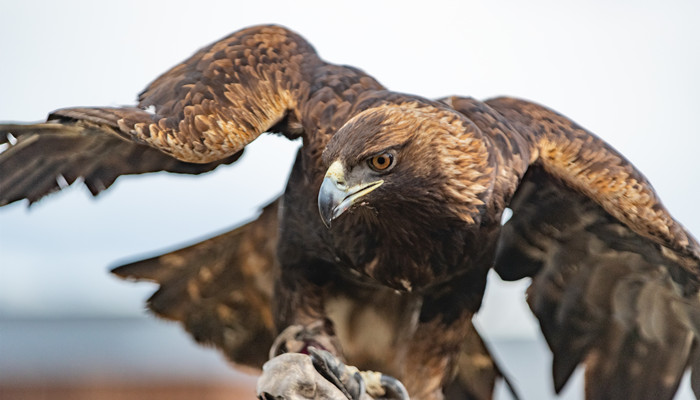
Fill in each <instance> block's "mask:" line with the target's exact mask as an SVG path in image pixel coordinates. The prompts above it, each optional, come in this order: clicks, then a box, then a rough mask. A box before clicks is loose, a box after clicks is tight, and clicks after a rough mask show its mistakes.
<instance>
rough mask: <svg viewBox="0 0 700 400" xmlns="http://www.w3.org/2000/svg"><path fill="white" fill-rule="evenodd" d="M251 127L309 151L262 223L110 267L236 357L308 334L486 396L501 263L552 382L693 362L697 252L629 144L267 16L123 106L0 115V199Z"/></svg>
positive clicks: (646, 383)
mask: <svg viewBox="0 0 700 400" xmlns="http://www.w3.org/2000/svg"><path fill="white" fill-rule="evenodd" d="M263 132H274V133H278V134H281V135H284V136H286V137H288V138H290V139H295V138H301V139H302V141H303V146H302V147H301V149H300V150H299V153H298V155H297V159H296V161H295V164H294V166H293V168H292V172H291V176H290V177H289V181H288V185H287V189H286V191H285V192H284V194H283V195H282V196H281V197H280V198H279V199H278V200H276V201H274V202H273V203H272V204H270V205H268V206H267V207H265V208H264V210H263V212H262V214H261V215H260V217H259V218H258V219H257V220H255V221H252V222H250V223H248V224H246V225H244V226H241V227H239V228H237V229H235V230H233V231H231V232H228V233H225V234H222V235H220V236H217V237H215V238H212V239H209V240H206V241H204V242H202V243H199V244H196V245H193V246H190V247H187V248H184V249H181V250H178V251H174V252H172V253H169V254H165V255H162V256H159V257H154V258H151V259H148V260H143V261H138V262H135V263H132V264H129V265H125V266H122V267H119V268H117V269H115V270H114V272H115V273H116V274H118V275H120V276H122V277H127V278H132V279H137V280H152V281H155V282H158V283H159V284H160V288H159V289H158V291H157V292H156V293H155V294H153V296H152V297H151V298H150V299H149V301H148V305H149V307H150V308H151V309H152V310H153V311H154V312H155V313H156V314H158V315H160V316H162V317H165V318H169V319H174V320H178V321H181V322H182V323H183V325H184V327H185V329H187V331H188V332H190V333H191V334H192V335H193V336H194V338H195V339H196V340H197V341H199V342H202V343H208V344H213V345H215V346H217V347H219V348H220V349H222V350H223V351H224V353H225V354H226V355H227V356H228V357H229V358H230V359H231V360H232V361H233V362H235V363H237V364H240V365H244V366H250V367H254V368H259V367H260V366H261V365H262V364H263V363H264V362H265V361H267V360H268V354H269V351H270V349H271V348H272V355H275V354H277V353H280V352H284V351H306V350H308V348H309V347H310V346H314V347H320V348H322V349H325V350H327V351H328V352H330V353H331V354H333V355H335V356H336V357H338V358H339V359H341V360H344V361H345V362H347V363H348V364H351V365H354V366H357V367H359V368H361V369H373V370H378V371H382V372H383V373H387V374H390V375H393V376H395V377H397V378H398V379H400V380H401V381H402V382H403V383H404V384H405V385H406V388H407V389H408V392H409V393H410V395H411V398H413V399H440V398H443V397H446V398H477V399H484V398H489V397H490V396H491V394H492V389H493V385H494V381H495V380H496V379H498V378H499V376H500V372H499V370H498V368H497V366H496V364H495V363H494V361H493V360H492V358H491V357H490V355H489V353H488V350H487V349H486V347H485V346H484V343H483V342H482V341H481V339H480V337H479V335H478V333H477V332H476V330H475V329H474V326H473V325H472V321H471V320H472V317H473V315H474V313H476V312H477V311H478V309H479V307H480V305H481V301H482V296H483V293H484V288H485V285H486V274H487V272H488V271H489V270H490V269H491V268H494V269H495V270H496V272H498V274H500V276H501V277H503V278H505V279H509V280H516V279H521V278H524V277H531V278H532V285H531V286H530V288H529V290H528V303H529V305H530V307H531V309H532V310H533V312H534V314H535V315H536V316H537V318H538V319H539V322H540V326H541V328H542V332H543V333H544V336H545V338H546V340H547V342H548V344H549V346H550V348H551V349H552V352H553V355H554V358H553V374H554V383H555V388H556V390H557V391H559V390H560V389H561V388H562V387H563V386H564V385H565V384H566V382H567V380H568V378H569V377H570V375H571V373H572V372H573V371H574V369H575V368H576V367H577V366H578V365H580V364H582V365H584V366H585V368H586V396H587V398H589V399H603V398H639V399H642V398H649V399H664V398H671V397H672V396H673V394H674V393H675V391H676V389H677V387H678V384H679V381H680V378H681V376H682V375H683V373H684V371H685V370H686V369H688V368H691V369H692V370H693V372H695V371H696V368H695V367H696V364H697V363H698V356H697V346H698V338H697V335H698V328H699V327H700V302H699V301H698V289H699V278H700V271H699V269H698V267H699V264H700V247H699V246H698V243H697V242H696V240H695V239H694V238H693V237H692V236H691V235H690V234H689V233H688V232H687V231H686V230H685V229H684V228H683V227H682V226H681V225H680V224H679V223H678V222H677V221H675V220H674V219H673V218H672V217H671V216H670V215H669V213H668V212H667V211H666V209H665V208H664V207H663V205H662V204H661V203H660V201H659V199H658V198H657V196H656V194H655V193H654V191H653V189H652V187H651V185H650V184H649V182H647V180H646V179H645V178H644V177H643V176H642V174H641V173H639V172H638V171H637V170H636V169H635V168H634V167H633V166H632V165H631V164H630V163H629V162H628V161H627V160H625V159H624V157H622V156H621V155H620V154H619V153H617V152H616V151H615V150H614V149H612V148H611V147H610V146H609V145H607V144H606V143H605V142H603V141H602V140H600V139H599V138H597V137H596V136H594V135H593V134H591V133H590V132H588V131H586V130H585V129H584V128H582V127H580V126H579V125H577V124H576V123H574V122H572V121H571V120H569V119H567V118H566V117H564V116H562V115H560V114H557V113H556V112H554V111H551V110H549V109H547V108H545V107H542V106H540V105H537V104H534V103H531V102H528V101H524V100H518V99H513V98H496V99H491V100H487V101H479V100H475V99H472V98H466V97H448V98H443V99H439V100H429V99H425V98H422V97H418V96H415V95H409V94H402V93H396V92H392V91H389V90H387V89H386V88H384V87H383V86H382V85H381V84H380V83H378V82H377V81H376V80H374V79H373V78H372V77H371V76H369V75H367V74H365V73H364V72H362V71H361V70H358V69H356V68H353V67H348V66H339V65H334V64H329V63H326V62H325V61H323V60H321V59H320V58H319V57H318V56H317V54H316V53H315V51H314V49H313V48H312V47H311V45H309V44H308V43H307V42H306V41H305V40H304V39H303V38H301V37H300V36H298V35H297V34H295V33H293V32H291V31H289V30H287V29H285V28H282V27H278V26H258V27H252V28H248V29H244V30H241V31H238V32H235V33H234V34H232V35H230V36H228V37H226V38H223V39H222V40H220V41H218V42H216V43H214V44H212V45H210V46H207V47H205V48H203V49H201V50H200V51H198V52H197V53H195V54H194V55H193V56H192V57H190V58H189V59H188V60H186V61H184V62H183V63H181V64H179V65H177V66H175V67H174V68H172V69H171V70H170V71H168V72H166V73H165V74H163V75H162V76H160V77H159V78H158V79H156V80H155V81H154V82H153V83H151V84H150V85H149V86H148V88H146V90H145V91H144V92H143V93H141V95H140V96H139V103H138V105H137V106H136V107H117V108H114V107H98V108H93V107H90V108H67V109H61V110H57V111H55V112H53V113H52V114H50V116H49V118H48V120H47V122H46V123H42V124H33V125H19V124H5V125H0V144H1V143H5V147H6V148H5V150H4V151H3V152H2V153H0V205H4V204H8V203H12V202H14V201H18V200H22V199H28V200H29V201H30V202H34V201H37V200H38V199H40V198H42V197H43V196H45V195H46V194H48V193H51V192H53V191H56V190H58V189H60V187H62V186H64V185H65V184H72V183H74V182H76V181H81V182H83V183H84V184H85V185H86V186H87V187H88V188H89V189H90V191H91V192H92V193H93V194H94V195H97V194H98V193H99V192H100V191H102V190H104V189H106V188H108V187H109V186H110V185H111V184H112V183H113V182H114V181H115V179H116V178H117V177H119V176H120V175H126V174H141V173H146V172H155V171H170V172H176V173H187V174H199V173H203V172H207V171H210V170H212V169H214V168H216V167H217V166H218V165H221V164H229V163H232V162H234V161H236V159H238V157H239V156H240V154H241V152H242V151H243V149H244V147H245V146H246V145H247V144H248V143H250V142H251V141H253V140H254V139H255V138H256V137H258V136H259V135H260V134H262V133H263ZM57 178H59V179H58V181H61V183H63V184H62V185H59V182H58V181H57ZM507 209H510V210H512V218H510V220H509V221H508V222H507V223H506V224H505V225H502V224H501V219H502V215H503V213H504V211H506V210H507ZM290 332H291V333H292V334H291V335H290ZM278 335H280V336H278ZM276 338H277V340H276ZM312 351H313V350H312ZM692 382H693V387H694V388H695V390H696V395H697V394H698V393H699V392H698V388H699V387H700V382H698V377H697V376H695V375H693V377H692Z"/></svg>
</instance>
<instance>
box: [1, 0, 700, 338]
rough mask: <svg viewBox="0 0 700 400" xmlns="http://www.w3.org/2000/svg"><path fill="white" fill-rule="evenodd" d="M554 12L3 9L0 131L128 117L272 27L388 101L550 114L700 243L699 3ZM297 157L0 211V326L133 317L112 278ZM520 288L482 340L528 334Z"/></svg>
mask: <svg viewBox="0 0 700 400" xmlns="http://www.w3.org/2000/svg"><path fill="white" fill-rule="evenodd" d="M563 3H564V2H556V1H551V2H542V1H528V2H516V1H490V2H482V3H477V2H457V1H455V2H446V1H430V2H420V3H412V4H407V2H381V1H376V0H375V1H353V2H345V3H336V2H328V1H319V2H309V1H305V2H286V1H264V2H253V1H246V2H242V3H241V2H230V1H227V2H211V1H198V2H191V1H190V2H175V1H168V2H142V1H120V2H109V3H106V2H94V1H62V2H48V1H47V2H34V1H23V2H0V121H8V120H14V121H22V120H24V121H35V120H41V119H43V118H45V116H46V114H47V112H49V111H51V110H54V109H56V108H60V107H67V106H81V105H108V106H109V105H121V104H132V103H133V102H134V100H135V97H136V95H137V93H138V92H140V90H141V89H143V88H144V87H145V85H146V84H148V83H149V82H150V81H151V80H152V79H154V78H155V77H156V76H157V75H158V74H159V73H162V72H164V71H165V70H166V69H167V68H169V67H171V66H172V65H174V64H176V63H177V62H179V61H181V60H182V59H184V58H186V57H188V56H189V55H190V54H192V53H193V52H194V51H195V50H197V49H198V48H200V47H202V46H204V45H206V44H208V43H210V42H212V41H214V40H217V39H218V38H220V37H222V36H224V35H226V34H228V33H230V32H232V31H235V30H238V29H240V28H243V27H246V26H249V25H254V24H258V23H272V22H274V23H279V24H283V25H286V26H288V27H290V28H292V29H294V30H296V31H297V32H299V33H301V34H302V35H303V36H305V37H306V38H307V39H308V40H309V41H310V42H311V43H312V44H313V45H314V46H315V47H316V49H317V50H318V52H319V53H320V55H321V56H322V57H323V58H324V59H326V60H328V61H330V62H335V63H339V64H350V65H353V66H356V67H359V68H361V69H363V70H365V71H366V72H368V73H369V74H371V75H373V76H374V77H375V78H377V79H378V80H379V81H380V82H382V83H383V84H384V85H386V86H387V87H389V88H390V89H392V90H395V91H401V92H408V93H415V94H419V95H423V96H427V97H441V96H445V95H450V94H459V95H468V96H474V97H477V98H488V97H491V96H496V95H502V94H507V95H513V96H518V97H523V98H528V99H531V100H534V101H537V102H540V103H542V104H545V105H547V106H549V107H551V108H554V109H556V110H558V111H560V112H562V113H563V114H565V115H567V116H569V117H571V118H573V119H574V120H576V121H577V122H579V123H580V124H582V125H583V126H585V127H587V128H588V129H590V130H592V131H593V132H595V133H596V134H598V135H599V136H601V137H602V138H603V139H605V140H606V141H608V142H609V143H611V144H612V145H613V146H614V147H616V148H617V149H618V150H620V151H621V152H622V153H623V154H624V155H625V156H626V157H627V158H628V159H630V160H631V161H632V162H633V163H634V164H635V165H637V167H638V168H639V169H640V170H641V171H642V172H643V173H644V174H645V175H646V176H647V177H648V178H649V179H650V180H651V182H652V183H653V184H654V186H655V187H656V189H657V191H658V192H659V193H660V195H661V198H662V199H663V200H664V203H665V204H666V205H667V207H668V208H669V209H670V210H671V212H672V213H673V215H674V216H675V217H676V218H677V219H679V220H680V221H681V222H682V223H683V224H684V225H685V226H686V227H687V228H688V229H689V230H690V231H691V232H694V233H696V234H700V216H699V215H698V214H697V213H696V203H697V201H698V200H700V191H699V190H698V189H697V186H696V183H697V182H699V181H700V168H698V167H697V158H698V156H697V149H698V148H700V135H698V133H700V132H699V130H700V129H699V128H698V126H697V125H696V124H697V115H698V110H697V109H698V106H700V101H699V100H698V93H700V76H699V74H698V71H700V24H698V23H697V18H698V16H700V3H698V2H694V1H687V2H680V1H676V2H673V1H670V2H664V3H663V4H661V3H660V2H639V1H619V2H605V1H593V2H585V6H584V5H583V2H582V4H581V5H577V6H571V5H564V4H563ZM296 146H297V144H296V143H289V142H287V141H285V140H283V139H274V138H272V139H271V138H269V137H268V138H264V139H259V140H258V141H256V142H255V143H254V144H253V145H251V147H250V148H249V149H248V150H247V155H246V156H245V157H244V159H243V160H242V161H239V163H238V164H237V165H236V166H234V167H228V168H221V169H220V170H218V171H217V172H216V173H213V174H209V175H207V176H201V177H181V176H172V175H167V174H158V175H150V176H143V177H136V178H129V177H127V178H120V179H119V180H118V181H117V183H116V184H115V185H114V186H113V187H112V188H111V189H110V190H109V191H108V192H105V193H104V194H102V195H100V196H99V197H98V198H97V199H96V200H93V199H91V198H90V196H89V194H88V192H87V190H86V189H84V188H81V187H73V188H71V189H69V190H66V191H64V192H63V193H60V194H56V195H53V196H50V197H49V198H47V199H45V200H44V201H41V202H40V203H39V204H37V205H35V206H33V207H32V208H31V209H29V210H27V209H26V206H25V205H24V204H14V205H11V206H8V207H4V208H2V209H0V317H2V316H6V317H7V316H48V315H53V316H56V315H58V316H67V315H139V314H142V313H143V300H144V299H145V298H146V297H147V296H148V294H149V293H150V292H151V291H152V290H153V286H152V285H149V284H139V285H135V284H133V283H129V282H122V281H119V280H117V279H116V278H113V277H112V276H111V275H109V274H108V273H107V270H108V267H109V266H114V265H116V263H117V262H118V261H120V260H122V261H124V260H125V258H126V259H133V258H134V257H136V256H139V255H144V254H149V253H152V252H153V251H156V250H159V249H164V248H172V247H173V246H176V245H179V244H182V243H186V242H192V240H193V239H195V238H199V237H202V236H208V235H210V234H211V233H213V232H218V231H221V230H224V229H226V228H228V227H231V226H233V225H235V224H237V223H238V222H240V221H243V220H246V219H248V218H250V217H251V216H253V215H254V213H255V211H256V210H257V209H258V208H259V206H261V205H263V204H264V203H265V202H267V201H268V200H270V199H272V198H273V197H275V195H276V194H278V193H280V192H281V191H282V189H283V187H284V182H285V181H286V177H287V174H288V172H289V167H290V165H291V162H292V159H293V156H294V151H295V147H296ZM0 173H2V171H0ZM524 287H525V285H524V284H523V283H517V284H508V285H505V286H504V285H500V286H498V287H497V288H495V289H494V288H493V287H492V288H490V289H489V290H490V291H489V295H488V296H487V306H486V311H485V315H484V316H483V317H482V321H481V322H482V325H483V326H484V329H485V330H486V331H487V332H489V333H492V334H496V335H523V334H524V335H530V334H533V333H534V332H535V331H536V328H535V327H534V326H533V325H532V324H531V320H530V317H529V315H528V312H527V311H526V307H525V306H524V301H523V300H522V298H523V297H522V295H521V293H522V290H523V288H524Z"/></svg>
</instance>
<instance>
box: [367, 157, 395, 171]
mask: <svg viewBox="0 0 700 400" xmlns="http://www.w3.org/2000/svg"><path fill="white" fill-rule="evenodd" d="M367 164H369V167H370V168H372V169H373V170H375V171H377V172H386V171H388V170H389V168H390V167H391V166H392V165H393V164H394V155H393V154H391V153H388V152H386V153H381V154H377V155H376V156H373V157H370V158H369V159H368V160H367Z"/></svg>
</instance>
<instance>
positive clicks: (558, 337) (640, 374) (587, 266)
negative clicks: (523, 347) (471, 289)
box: [487, 98, 700, 399]
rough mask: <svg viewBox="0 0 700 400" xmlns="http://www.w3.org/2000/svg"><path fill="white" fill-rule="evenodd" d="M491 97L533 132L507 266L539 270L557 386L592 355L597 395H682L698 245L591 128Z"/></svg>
mask: <svg viewBox="0 0 700 400" xmlns="http://www.w3.org/2000/svg"><path fill="white" fill-rule="evenodd" d="M487 104H488V106H490V107H491V108H492V109H495V110H496V111H497V112H498V113H500V115H501V116H502V117H505V119H506V121H507V124H508V125H509V129H512V131H513V132H514V134H515V135H520V136H521V137H522V138H523V139H524V140H525V142H526V143H527V149H523V150H524V152H525V153H529V164H530V165H529V167H528V169H527V172H526V173H525V174H524V176H522V181H521V182H520V184H519V186H518V189H517V192H516V193H515V195H514V197H513V199H512V201H511V202H510V205H509V207H510V208H511V209H512V211H513V216H512V218H511V219H510V220H509V221H508V223H507V224H506V225H505V226H504V227H503V232H502V235H501V238H500V241H499V245H498V253H497V259H496V271H497V272H499V274H500V275H501V276H502V277H504V278H506V279H520V278H522V277H526V276H530V277H532V285H531V286H530V288H529V290H528V303H529V304H530V308H531V309H532V310H533V312H534V313H535V315H536V316H537V318H538V319H539V321H540V325H541V328H542V332H543V334H544V336H545V338H546V340H547V342H548V343H549V346H550V348H551V349H552V351H553V354H554V361H553V374H554V383H555V389H556V390H557V391H559V390H561V389H562V387H563V386H564V384H565V383H566V382H567V380H568V378H569V377H570V375H571V373H572V372H573V371H574V369H575V368H576V366H577V365H579V364H583V365H585V367H586V396H587V398H589V399H603V398H637V399H645V398H648V399H669V398H672V396H673V394H674V393H675V391H676V389H677V386H678V383H679V381H680V378H681V377H682V375H683V372H684V371H685V370H686V368H687V367H688V365H689V364H693V363H696V362H697V361H695V360H694V358H695V356H694V354H693V353H694V350H695V347H696V346H697V344H698V343H697V341H698V328H700V318H699V317H700V301H699V298H698V286H699V285H698V282H699V280H700V269H699V266H700V247H699V246H698V243H697V242H696V241H695V239H694V238H693V237H692V236H691V235H690V234H689V233H688V232H686V231H685V229H684V228H683V227H682V226H681V225H680V224H679V223H678V222H676V221H675V220H674V219H673V218H672V217H671V216H670V214H669V213H668V211H667V210H666V209H665V208H664V207H663V205H662V204H661V203H660V201H659V199H658V198H657V196H656V194H655V193H654V191H653V188H652V187H651V185H650V184H649V183H648V182H647V180H646V179H645V178H644V177H643V176H642V175H641V174H640V173H639V172H638V171H637V170H636V169H635V168H634V167H633V166H632V165H631V164H630V163H629V162H628V161H627V160H625V159H624V158H623V157H622V156H621V155H620V154H619V153H617V152H616V151H615V150H613V149H612V148H611V147H610V146H608V145H607V144H605V143H604V142H603V141H601V140H600V139H598V138H597V137H595V136H594V135H592V134H591V133H589V132H587V131H586V130H584V129H583V128H581V127H580V126H578V125H576V124H575V123H573V122H572V121H570V120H569V119H567V118H565V117H563V116H561V115H559V114H556V113H554V112H552V111H550V110H548V109H546V108H544V107H541V106H538V105H536V104H532V103H529V102H525V101H522V100H515V99H509V98H499V99H495V100H491V101H488V102H487ZM516 132H517V133H516ZM696 374H697V370H695V369H694V371H693V381H694V385H693V386H694V388H695V389H696V395H698V394H699V393H697V388H698V386H697V385H696V384H695V382H697V379H698V378H697V376H696Z"/></svg>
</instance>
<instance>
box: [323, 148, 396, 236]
mask: <svg viewBox="0 0 700 400" xmlns="http://www.w3.org/2000/svg"><path fill="white" fill-rule="evenodd" d="M382 183H384V181H383V180H379V181H374V182H370V183H364V182H360V183H359V184H357V185H352V186H349V185H348V184H347V183H346V181H345V172H344V170H343V166H342V164H341V163H340V162H339V161H335V162H334V163H333V164H331V166H330V167H329V168H328V171H327V172H326V176H325V177H324V178H323V183H322V184H321V189H320V190H319V192H318V212H319V213H320V214H321V220H322V221H323V224H324V225H326V227H327V228H330V227H331V223H332V222H333V220H334V219H336V218H338V217H339V216H341V215H342V214H343V213H344V212H345V211H347V210H348V209H349V208H350V207H351V206H352V205H353V204H355V203H356V202H357V201H358V199H360V198H362V197H363V196H365V195H366V194H367V193H369V192H371V191H373V190H374V189H376V188H378V187H379V186H380V185H381V184H382Z"/></svg>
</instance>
